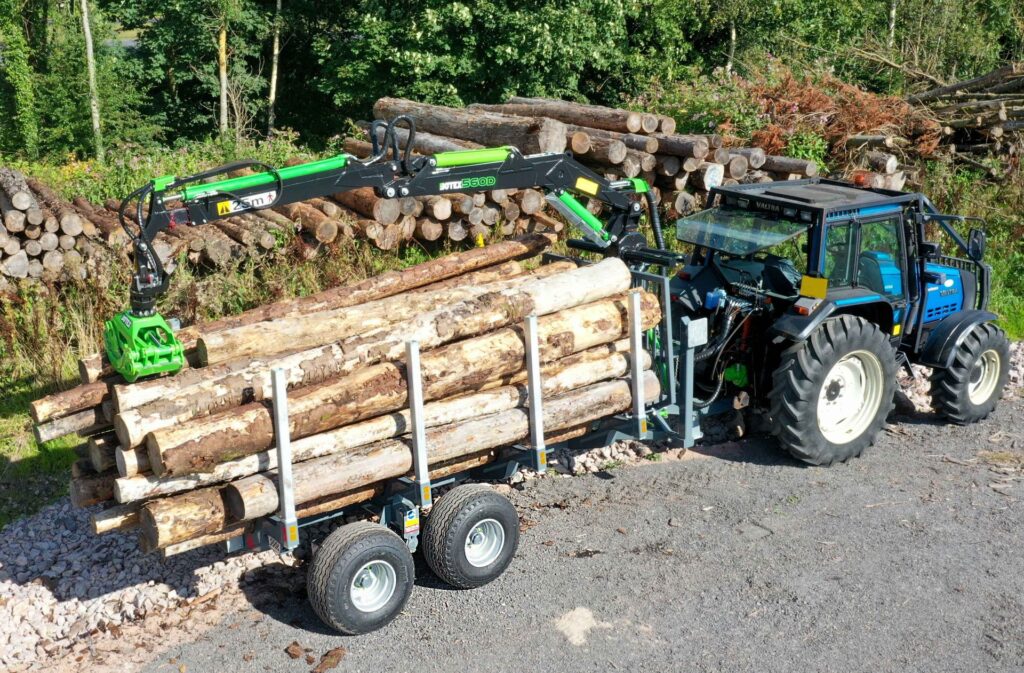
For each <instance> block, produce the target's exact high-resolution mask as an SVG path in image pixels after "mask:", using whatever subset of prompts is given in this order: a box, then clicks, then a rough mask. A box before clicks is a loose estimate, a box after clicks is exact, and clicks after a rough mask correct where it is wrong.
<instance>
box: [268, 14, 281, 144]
mask: <svg viewBox="0 0 1024 673" xmlns="http://www.w3.org/2000/svg"><path fill="white" fill-rule="evenodd" d="M280 56H281V0H277V2H276V4H275V6H274V38H273V41H272V43H271V47H270V93H269V94H268V95H267V136H268V137H269V136H272V135H274V103H275V102H276V101H277V66H278V61H279V59H280Z"/></svg>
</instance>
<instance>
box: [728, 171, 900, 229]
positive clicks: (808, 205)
mask: <svg viewBox="0 0 1024 673" xmlns="http://www.w3.org/2000/svg"><path fill="white" fill-rule="evenodd" d="M711 195H712V196H714V195H718V196H719V197H720V201H719V203H720V205H721V206H723V207H725V208H736V209H739V210H746V211H759V212H762V213H772V214H773V215H775V216H777V217H783V218H786V219H791V220H796V221H801V222H808V223H813V222H820V221H822V219H823V218H824V219H825V220H828V221H835V220H845V219H851V218H855V217H872V216H875V215H883V214H885V213H890V212H892V213H896V212H899V211H900V210H902V209H903V207H904V206H905V205H906V204H908V203H915V202H917V201H918V200H919V199H920V195H919V194H907V193H904V192H896V191H892V190H888V189H874V188H867V187H857V186H855V185H853V184H851V183H849V182H840V181H838V180H828V179H825V178H809V179H806V180H788V181H784V182H766V183H754V184H749V185H731V186H728V187H715V188H714V189H712V190H711Z"/></svg>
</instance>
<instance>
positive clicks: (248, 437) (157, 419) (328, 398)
mask: <svg viewBox="0 0 1024 673" xmlns="http://www.w3.org/2000/svg"><path fill="white" fill-rule="evenodd" d="M553 238H554V237H553V236H547V235H541V234H529V235H526V236H523V237H519V238H515V239H509V240H506V241H502V242H500V243H496V244H494V245H490V246H487V247H483V248H473V249H470V250H467V251H464V252H458V253H454V254H452V255H448V256H446V257H440V258H437V259H434V260H431V261H429V262H425V263H423V264H420V265H417V266H413V267H410V268H408V269H405V270H403V271H400V272H391V273H388V274H384V275H382V276H377V277H374V278H370V279H367V280H365V281H362V282H359V283H355V284H351V285H346V286H340V287H336V288H332V289H329V290H326V291H324V292H321V293H319V294H317V295H311V296H309V297H305V298H302V299H297V300H292V301H286V302H279V303H276V304H270V305H267V306H264V307H261V308H258V309H255V310H253V311H250V312H247V313H243V314H241V315H238V316H233V317H231V318H227V319H224V320H220V321H217V322H213V323H206V324H201V325H196V326H193V327H189V328H185V329H183V330H181V331H180V332H179V338H181V340H182V341H183V342H184V344H185V346H186V349H187V352H188V356H189V362H190V365H189V367H188V368H187V369H185V370H184V371H182V372H180V373H178V374H176V375H173V376H166V377H162V378H155V379H151V380H147V381H141V382H136V383H133V384H127V383H125V382H124V381H122V380H120V379H119V377H117V375H116V374H112V373H110V372H109V370H106V371H105V370H104V368H103V367H102V362H100V363H99V367H95V366H94V365H85V366H84V367H83V374H84V375H85V376H84V378H85V380H83V383H82V384H81V385H79V386H77V387H75V388H72V389H70V390H67V391H63V392H60V393H57V394H55V395H51V396H49V397H46V398H43V399H40V400H37V401H36V402H35V403H34V404H33V405H32V414H33V418H34V420H35V421H36V423H37V425H36V433H37V436H38V438H39V439H40V440H41V441H45V440H49V439H54V438H56V437H60V436H63V435H68V434H73V433H77V434H78V435H80V436H82V437H83V438H84V441H83V445H82V446H81V447H80V449H79V453H80V455H81V456H82V458H81V459H80V460H79V462H78V463H76V465H75V467H74V469H73V474H72V482H71V497H72V500H73V502H74V503H75V504H76V505H78V506H88V505H96V504H103V505H104V509H102V510H100V511H97V512H96V513H95V515H94V517H93V526H94V530H95V531H96V532H97V533H103V532H107V531H111V530H128V529H136V530H138V531H139V533H140V538H141V543H142V545H143V547H144V548H146V549H153V550H161V551H162V552H163V553H164V554H173V553H178V552H181V551H185V550H187V549H192V548H195V547H197V546H202V545H204V544H209V543H212V542H215V541H219V540H223V539H225V538H226V537H229V536H233V535H237V534H239V533H240V532H243V531H245V530H247V527H249V526H251V522H252V521H253V520H254V519H255V518H257V517H260V516H263V515H265V514H269V513H272V512H274V511H276V509H277V505H278V504H277V495H276V486H275V481H276V473H275V469H276V467H277V466H276V463H275V460H276V454H275V452H274V450H273V446H274V432H273V424H272V423H271V420H270V412H269V409H268V406H266V402H267V400H268V398H269V397H270V379H269V375H270V371H271V369H272V368H281V369H283V370H284V372H285V375H286V377H287V380H288V387H289V391H290V392H289V411H290V413H289V426H290V427H289V430H290V433H291V436H292V450H293V456H294V467H293V480H294V482H295V493H296V500H297V503H298V510H299V515H300V516H305V515H312V514H315V513H318V512H323V511H327V510H330V509H336V508H339V507H342V506H344V505H346V504H352V503H356V502H359V501H361V500H366V499H368V498H370V497H372V496H373V495H375V494H377V493H379V492H380V491H381V489H382V488H383V483H384V482H385V481H386V480H389V479H393V478H395V477H399V476H403V475H406V474H408V473H409V471H410V470H411V467H412V455H411V444H410V439H409V434H408V433H409V431H410V427H409V426H410V418H409V411H408V407H407V396H408V393H407V388H406V372H405V369H404V365H403V360H404V352H405V343H406V341H407V340H409V339H416V340H418V341H419V343H420V347H421V349H422V356H421V367H422V373H423V382H424V390H423V392H424V397H425V400H426V405H425V408H424V423H425V424H426V426H427V442H428V446H429V448H428V457H429V460H430V463H431V467H432V469H433V470H434V472H435V474H448V473H451V472H454V471H459V470H463V469H468V468H469V467H473V466H477V465H482V464H485V463H487V462H489V461H492V460H494V459H496V458H497V457H498V455H499V452H500V450H501V449H502V447H506V446H508V445H510V444H514V443H516V442H519V441H522V440H523V439H524V438H526V437H527V436H528V433H529V423H528V414H527V410H526V408H527V405H528V403H529V400H528V393H527V389H526V387H525V372H524V358H525V344H524V337H523V331H522V322H523V320H524V319H525V318H526V317H527V316H528V315H531V314H533V315H537V316H538V327H539V340H540V352H541V359H542V386H543V392H544V395H545V405H544V423H545V429H546V431H547V432H549V433H551V435H558V434H563V433H564V432H566V431H574V430H575V429H576V428H578V427H580V426H581V425H584V424H587V423H589V422H590V421H593V420H596V419H599V418H601V417H604V416H608V415H611V414H615V413H618V412H621V411H624V410H627V409H628V408H629V407H630V404H631V403H632V400H631V392H630V386H629V383H628V380H627V379H624V378H623V377H624V376H626V375H627V374H628V370H629V366H630V365H629V363H630V357H629V353H628V352H627V349H628V345H627V344H628V339H627V338H626V337H627V327H628V318H627V308H626V306H627V297H628V293H629V292H630V273H629V270H628V269H627V268H626V266H625V265H624V264H623V263H622V262H621V261H619V260H617V259H608V260H605V261H602V262H599V263H597V264H593V265H589V266H583V267H578V268H577V267H576V265H575V264H572V263H570V262H565V261H562V262H556V263H552V264H548V265H545V266H540V267H537V268H535V269H533V270H527V268H526V266H524V264H523V260H527V259H530V258H534V257H536V256H537V255H538V254H539V253H541V252H542V251H543V250H544V249H546V248H547V246H548V245H550V243H551V242H552V240H553ZM641 306H642V314H643V315H642V322H643V324H644V326H645V327H650V326H653V325H655V324H656V323H657V320H658V318H659V307H658V304H657V301H656V299H655V297H653V296H652V295H649V294H646V293H642V294H641ZM642 360H643V362H644V364H645V368H648V367H649V366H650V361H649V358H648V357H646V355H645V356H644V358H642ZM643 381H644V396H645V398H646V400H647V401H651V400H653V399H655V398H656V397H657V396H658V395H659V388H658V381H657V378H656V377H655V376H654V375H653V374H652V373H650V372H649V371H648V372H647V373H646V374H645V375H644V379H643Z"/></svg>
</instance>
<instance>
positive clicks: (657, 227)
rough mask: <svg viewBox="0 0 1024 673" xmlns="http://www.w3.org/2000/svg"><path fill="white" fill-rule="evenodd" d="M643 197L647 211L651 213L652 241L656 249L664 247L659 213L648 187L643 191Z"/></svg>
mask: <svg viewBox="0 0 1024 673" xmlns="http://www.w3.org/2000/svg"><path fill="white" fill-rule="evenodd" d="M644 198H645V199H646V200H647V212H648V213H650V215H651V229H652V230H653V231H654V243H655V244H656V245H657V246H658V250H664V249H665V237H664V236H663V235H662V233H661V215H658V204H656V203H655V202H654V194H653V193H651V190H650V189H648V190H647V191H646V192H644Z"/></svg>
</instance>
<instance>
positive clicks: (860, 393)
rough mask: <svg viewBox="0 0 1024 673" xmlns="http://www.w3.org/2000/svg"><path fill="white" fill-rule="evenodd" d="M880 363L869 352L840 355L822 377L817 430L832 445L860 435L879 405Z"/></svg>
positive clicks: (869, 424) (880, 387)
mask: <svg viewBox="0 0 1024 673" xmlns="http://www.w3.org/2000/svg"><path fill="white" fill-rule="evenodd" d="M883 377H884V374H883V371H882V363H881V361H880V360H879V359H878V356H877V355H875V354H874V353H872V352H871V351H864V350H860V351H853V352H852V353H848V354H847V355H845V356H843V357H842V358H841V359H840V360H839V362H837V363H836V364H835V365H833V367H832V369H830V370H829V372H828V374H827V375H826V376H825V382H824V383H823V384H822V386H821V392H820V393H819V394H818V430H820V431H821V434H822V436H823V437H824V438H825V439H826V440H828V441H829V442H831V443H833V444H846V443H847V442H852V441H853V440H855V439H857V438H858V437H860V436H861V435H862V434H864V431H865V430H867V429H868V428H869V427H870V426H871V422H872V421H873V420H874V419H875V414H876V413H878V408H879V407H880V406H881V404H882V391H883V390H884V389H885V381H884V378H883Z"/></svg>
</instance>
